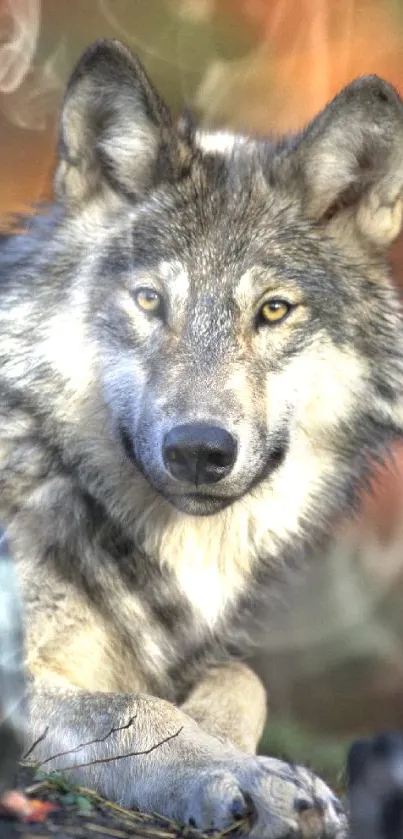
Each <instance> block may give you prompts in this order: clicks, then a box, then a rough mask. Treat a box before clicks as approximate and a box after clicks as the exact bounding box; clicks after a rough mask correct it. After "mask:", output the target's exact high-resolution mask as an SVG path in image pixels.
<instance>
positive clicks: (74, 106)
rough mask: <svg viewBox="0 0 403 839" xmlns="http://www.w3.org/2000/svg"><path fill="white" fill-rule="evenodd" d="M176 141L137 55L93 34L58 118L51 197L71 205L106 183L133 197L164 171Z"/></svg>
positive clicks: (168, 173) (172, 166) (172, 161)
mask: <svg viewBox="0 0 403 839" xmlns="http://www.w3.org/2000/svg"><path fill="white" fill-rule="evenodd" d="M179 160H180V145H179V140H178V138H177V136H176V134H175V132H174V130H173V127H172V122H171V117H170V114H169V111H168V109H167V107H166V105H165V104H164V102H163V101H162V99H161V98H160V96H159V95H158V93H157V92H156V90H155V89H154V87H153V86H152V84H151V83H150V81H149V80H148V78H147V75H146V73H145V70H144V68H143V66H142V64H141V62H140V61H139V60H138V59H137V58H135V57H134V56H133V55H132V53H131V52H130V51H129V50H128V49H127V48H126V47H124V46H123V44H121V43H120V42H119V41H112V40H104V41H98V42H97V43H96V44H94V45H93V46H92V47H90V48H89V49H88V50H86V52H85V53H84V55H83V56H82V58H81V59H80V61H79V63H78V65H77V66H76V68H75V70H74V72H73V74H72V76H71V78H70V81H69V84H68V86H67V91H66V94H65V99H64V104H63V108H62V114H61V120H60V143H59V164H58V167H57V170H56V178H55V191H56V195H57V197H58V198H59V199H60V200H62V201H63V202H64V203H66V204H67V205H68V206H70V207H72V208H77V207H79V206H80V205H82V204H83V202H85V201H86V200H88V199H89V198H91V197H93V196H94V195H96V194H97V193H101V192H102V189H103V188H104V187H105V185H107V186H109V187H110V188H112V189H113V190H115V191H116V192H121V193H122V194H124V195H126V196H129V197H131V198H132V197H133V198H136V197H138V196H139V195H142V194H144V192H145V191H146V190H147V189H148V188H150V187H151V186H152V184H153V183H156V182H157V181H158V179H159V178H160V177H161V173H162V172H163V173H164V177H165V178H169V177H174V175H175V172H176V171H177V169H178V167H179Z"/></svg>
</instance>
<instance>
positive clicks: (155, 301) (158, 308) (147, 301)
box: [133, 288, 163, 315]
mask: <svg viewBox="0 0 403 839" xmlns="http://www.w3.org/2000/svg"><path fill="white" fill-rule="evenodd" d="M133 296H134V299H135V301H136V303H137V306H138V307H139V309H141V311H142V312H147V314H150V315H161V314H162V310H163V301H162V297H161V295H160V294H158V291H154V289H153V288H138V289H137V290H136V291H135V292H134V295H133Z"/></svg>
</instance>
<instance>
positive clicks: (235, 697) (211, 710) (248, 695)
mask: <svg viewBox="0 0 403 839" xmlns="http://www.w3.org/2000/svg"><path fill="white" fill-rule="evenodd" d="M182 710H183V711H185V713H186V714H188V715H189V716H190V717H192V719H194V720H196V722H198V723H199V725H200V726H201V728H203V729H204V731H208V732H209V734H213V735H214V736H215V737H217V738H218V739H219V740H221V741H223V742H226V743H231V744H232V745H233V746H236V747H237V748H239V749H241V751H242V752H246V753H248V754H255V753H256V749H257V745H258V742H259V739H260V737H261V734H262V732H263V726H264V723H265V719H266V714H267V696H266V691H265V689H264V687H263V685H262V683H261V681H260V679H259V678H258V676H257V675H256V673H254V672H253V671H252V670H251V669H250V668H249V667H247V666H246V664H242V663H241V662H230V663H228V664H224V665H220V666H217V667H212V668H211V669H210V670H209V671H208V672H207V673H206V675H205V676H204V678H203V679H202V680H201V681H200V682H199V683H198V684H197V685H196V687H195V688H194V689H193V690H192V691H191V693H190V694H189V696H188V697H187V699H186V702H185V703H184V704H183V705H182Z"/></svg>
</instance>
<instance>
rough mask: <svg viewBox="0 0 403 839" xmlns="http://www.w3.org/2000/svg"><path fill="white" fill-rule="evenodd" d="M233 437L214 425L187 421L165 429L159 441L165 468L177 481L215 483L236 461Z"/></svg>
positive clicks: (223, 476)
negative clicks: (161, 443) (184, 423)
mask: <svg viewBox="0 0 403 839" xmlns="http://www.w3.org/2000/svg"><path fill="white" fill-rule="evenodd" d="M236 451H237V443H236V440H235V439H234V437H233V436H232V435H231V434H229V433H228V431H226V430H225V428H220V427H219V426H218V425H207V424H206V423H189V424H187V425H177V426H176V427H175V428H172V429H171V431H169V432H168V434H167V435H166V437H165V439H164V444H163V457H164V463H165V468H166V469H167V470H168V472H169V473H170V474H171V475H172V477H173V478H176V479H177V480H178V481H187V482H189V483H192V484H196V486H197V485H198V484H216V483H217V482H218V481H221V480H222V478H225V476H226V475H228V474H229V473H230V472H231V469H232V467H233V465H234V463H235V460H236Z"/></svg>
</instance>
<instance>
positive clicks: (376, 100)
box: [296, 76, 403, 249]
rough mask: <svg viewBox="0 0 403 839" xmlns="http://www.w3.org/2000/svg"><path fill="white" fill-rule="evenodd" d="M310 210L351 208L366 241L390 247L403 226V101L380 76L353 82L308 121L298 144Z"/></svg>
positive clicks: (328, 216)
mask: <svg viewBox="0 0 403 839" xmlns="http://www.w3.org/2000/svg"><path fill="white" fill-rule="evenodd" d="M296 159H297V161H298V168H299V177H300V178H301V174H302V188H303V201H304V204H305V210H306V212H307V214H308V215H309V216H310V217H311V218H314V219H316V220H318V221H323V222H329V221H335V220H336V222H337V219H338V217H340V215H341V214H342V213H343V212H345V211H346V210H348V211H349V213H350V217H351V214H353V217H354V220H355V223H356V225H357V227H358V229H359V231H360V233H361V234H362V236H364V238H365V239H366V241H367V242H368V243H371V244H372V245H373V246H374V247H375V248H377V249H384V248H387V247H388V246H389V245H390V244H391V243H392V242H393V240H394V239H395V238H396V237H397V236H398V234H399V232H400V230H401V226H402V192H403V103H402V100H401V99H400V96H399V95H398V93H397V91H396V90H395V89H394V88H393V87H392V86H391V85H390V84H388V83H387V82H385V81H383V80H382V79H380V78H378V77H377V76H365V77H363V78H360V79H357V80H356V81H354V82H352V83H351V84H349V85H348V86H347V87H346V88H344V90H342V91H341V93H340V94H339V95H338V96H336V97H335V99H333V101H332V102H331V103H330V104H329V105H328V106H327V107H326V108H324V110H323V111H322V112H321V113H320V114H319V115H318V116H317V117H316V118H315V119H314V120H313V121H312V122H311V123H310V124H309V125H308V127H307V128H306V130H305V131H304V132H303V134H302V136H301V138H300V140H299V143H298V146H297V149H296Z"/></svg>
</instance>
